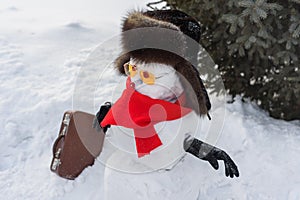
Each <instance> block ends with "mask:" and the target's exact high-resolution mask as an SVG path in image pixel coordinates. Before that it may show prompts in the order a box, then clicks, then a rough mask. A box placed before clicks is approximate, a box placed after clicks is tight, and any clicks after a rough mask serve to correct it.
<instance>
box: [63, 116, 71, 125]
mask: <svg viewBox="0 0 300 200" xmlns="http://www.w3.org/2000/svg"><path fill="white" fill-rule="evenodd" d="M63 123H64V124H65V125H67V126H68V125H69V123H70V114H69V113H67V114H65V117H64V120H63Z"/></svg>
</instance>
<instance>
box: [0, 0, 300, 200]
mask: <svg viewBox="0 0 300 200" xmlns="http://www.w3.org/2000/svg"><path fill="white" fill-rule="evenodd" d="M148 1H149V0H148ZM148 1H147V0H132V1H123V0H119V1H117V0H111V1H105V3H103V1H96V0H64V1H61V0H51V1H49V0H48V1H39V0H22V1H21V0H1V1H0V95H1V98H0V199H1V200H2V199H3V200H4V199H5V200H6V199H7V200H15V199H21V200H24V199H30V200H35V199H43V200H47V199H49V200H50V199H51V200H54V199H55V200H56V199H92V200H94V199H95V200H96V199H97V200H98V199H103V198H104V192H105V190H104V181H106V180H105V177H104V166H103V165H102V164H101V163H100V162H96V163H95V165H94V166H92V167H89V168H87V169H86V170H85V171H84V172H83V174H81V175H80V176H79V177H78V178H77V179H76V180H75V181H68V180H64V179H62V178H60V177H58V176H56V175H55V174H53V173H52V172H50V170H49V165H50V161H51V157H52V152H51V148H52V144H53V141H54V140H55V138H56V136H57V134H58V133H57V131H58V129H59V126H60V120H61V117H62V113H63V112H64V111H65V110H68V109H71V108H72V95H73V91H74V86H75V81H76V75H77V74H78V72H79V70H80V67H81V66H82V64H83V63H84V61H85V60H86V58H87V57H88V55H89V54H90V53H91V52H92V50H93V49H94V48H95V47H96V46H97V45H98V44H99V43H101V42H103V41H105V40H107V39H109V38H110V37H111V36H113V35H114V34H118V33H119V32H120V21H121V19H122V16H124V15H125V14H126V12H127V11H128V10H131V9H133V8H145V4H146V2H148ZM106 78H107V80H106V81H107V83H109V82H110V81H113V80H114V79H115V78H116V77H114V76H108V77H106ZM104 90H105V88H104ZM107 90H110V87H108V88H107ZM299 112H300V111H299ZM217 146H218V147H220V148H222V149H225V150H226V151H227V152H228V153H229V154H230V155H231V157H232V158H233V159H234V160H235V162H236V163H237V165H238V167H239V170H240V177H239V178H234V179H230V178H226V177H225V175H224V174H225V173H224V166H223V165H222V164H221V165H220V170H218V171H215V170H214V169H213V168H212V167H211V166H210V165H209V164H208V163H206V162H202V161H199V160H197V159H194V158H193V157H192V156H186V157H185V159H184V161H183V162H181V163H179V164H178V166H176V167H175V168H174V169H173V170H172V171H171V172H169V173H168V174H167V175H166V174H163V173H162V174H161V175H160V174H157V173H156V174H153V176H152V177H151V174H149V177H151V178H149V180H151V181H149V180H148V182H147V181H146V180H143V179H139V177H138V175H131V176H130V178H132V179H134V180H135V181H136V182H137V183H138V185H140V187H139V188H132V187H130V186H128V185H127V182H126V179H120V181H119V183H118V185H115V186H112V187H114V188H116V193H117V192H118V191H117V190H118V187H122V186H124V187H127V188H128V189H129V190H131V192H134V191H135V190H137V191H143V192H142V193H141V192H137V193H136V199H143V200H147V199H151V200H152V199H153V200H154V199H170V197H171V196H172V195H174V194H178V198H177V199H182V198H181V197H180V196H181V195H182V194H180V192H181V189H182V191H186V188H190V190H191V193H195V192H196V193H197V197H196V198H195V199H222V200H223V199H236V200H240V199H249V200H252V199H253V200H256V199H259V200H260V199H262V200H265V199H289V200H299V199H300V171H299V169H300V156H299V155H300V122H299V121H293V122H285V121H281V120H275V119H272V118H270V117H268V115H267V114H266V113H265V112H263V111H261V110H260V109H259V108H257V106H255V105H254V104H252V103H241V101H240V100H237V101H236V102H235V103H233V104H228V105H226V117H225V122H224V127H223V130H222V134H221V136H220V138H219V140H218V142H217ZM112 178H113V177H112ZM115 178H116V179H117V178H118V177H115ZM167 179H168V180H167ZM170 181H171V182H173V183H174V184H176V187H175V186H174V185H170ZM174 188H176V191H175V190H174ZM118 199H123V198H122V196H121V195H120V197H119V198H118ZM124 200H125V199H124Z"/></svg>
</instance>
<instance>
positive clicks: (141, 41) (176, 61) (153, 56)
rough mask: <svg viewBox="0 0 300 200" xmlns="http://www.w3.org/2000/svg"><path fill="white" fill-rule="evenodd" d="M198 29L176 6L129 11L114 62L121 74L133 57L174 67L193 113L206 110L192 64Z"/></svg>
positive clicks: (196, 73)
mask: <svg viewBox="0 0 300 200" xmlns="http://www.w3.org/2000/svg"><path fill="white" fill-rule="evenodd" d="M200 31H201V30H200V25H199V23H198V22H197V21H196V20H195V19H194V18H192V17H190V16H189V15H187V14H185V13H183V12H181V11H178V10H157V11H147V12H139V11H134V12H131V13H129V14H128V16H127V17H126V18H125V20H124V21H123V24H122V48H123V52H122V54H121V56H119V57H118V58H117V59H116V60H115V66H116V68H117V69H118V70H119V72H120V73H121V74H125V72H124V68H123V65H124V63H126V62H128V61H129V60H130V58H134V59H136V60H139V61H140V62H144V63H163V64H166V65H170V66H172V67H174V69H175V70H176V71H177V72H178V74H180V75H181V82H182V84H183V86H184V88H185V93H186V99H187V101H186V102H187V105H186V106H187V107H190V108H192V109H193V110H194V111H195V112H196V113H197V114H200V115H203V114H208V110H209V109H210V107H211V105H210V101H209V98H208V95H207V92H206V90H205V87H204V85H203V83H202V80H201V79H200V77H199V72H198V71H197V69H196V68H195V67H194V65H196V62H195V60H196V58H197V53H198V50H199V46H198V45H197V44H198V41H199V39H200ZM195 41H196V42H195ZM195 44H196V45H195ZM189 88H190V89H189ZM187 90H188V91H187ZM189 90H190V91H189Z"/></svg>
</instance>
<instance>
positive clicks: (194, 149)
mask: <svg viewBox="0 0 300 200" xmlns="http://www.w3.org/2000/svg"><path fill="white" fill-rule="evenodd" d="M184 142H185V143H184V149H185V151H186V152H189V153H191V154H192V155H194V156H196V157H198V158H200V159H202V160H206V161H208V162H209V163H210V164H211V166H212V167H213V168H214V169H216V170H217V169H219V163H218V160H223V161H224V165H225V175H226V176H230V177H231V178H233V177H234V176H236V177H239V171H238V167H237V166H236V164H235V163H234V161H233V160H232V159H231V158H230V156H229V155H228V154H227V153H226V152H225V151H223V150H221V149H219V148H217V147H214V146H212V145H209V144H207V143H205V142H202V141H200V140H198V139H196V138H193V139H192V140H191V139H190V138H187V139H186V140H185V141H184Z"/></svg>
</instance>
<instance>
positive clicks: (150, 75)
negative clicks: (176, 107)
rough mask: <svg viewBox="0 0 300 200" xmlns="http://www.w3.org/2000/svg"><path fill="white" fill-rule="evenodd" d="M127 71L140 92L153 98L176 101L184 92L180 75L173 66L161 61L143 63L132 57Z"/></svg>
mask: <svg viewBox="0 0 300 200" xmlns="http://www.w3.org/2000/svg"><path fill="white" fill-rule="evenodd" d="M124 67H125V71H126V72H127V74H128V75H129V76H130V78H131V82H133V83H134V84H135V89H136V91H138V92H139V93H141V94H143V95H146V96H149V97H151V98H153V99H161V100H165V101H169V102H175V101H176V100H177V98H178V97H179V96H180V95H181V94H182V93H183V87H182V85H181V83H180V79H179V76H178V75H177V72H176V70H175V69H174V68H173V67H172V66H168V65H166V64H161V63H143V62H138V61H137V60H135V59H130V62H129V63H126V64H125V66H124Z"/></svg>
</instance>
